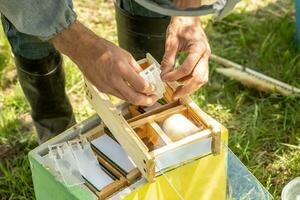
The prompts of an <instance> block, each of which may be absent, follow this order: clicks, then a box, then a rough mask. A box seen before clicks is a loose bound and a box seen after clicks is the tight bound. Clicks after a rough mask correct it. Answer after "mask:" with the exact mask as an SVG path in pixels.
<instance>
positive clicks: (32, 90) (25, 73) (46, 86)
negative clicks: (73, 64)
mask: <svg viewBox="0 0 300 200" xmlns="http://www.w3.org/2000/svg"><path fill="white" fill-rule="evenodd" d="M15 57H16V66H17V72H18V78H19V81H20V84H21V87H22V89H23V91H24V94H25V96H26V98H27V100H28V101H29V103H30V106H31V116H32V118H33V121H34V124H35V127H36V130H37V133H38V136H39V141H40V142H41V143H42V142H45V141H47V140H48V139H49V138H51V137H53V136H55V135H57V134H59V133H61V132H63V131H64V130H65V129H67V128H68V127H70V126H72V125H74V124H75V118H74V115H73V112H72V107H71V104H70V102H69V100H68V98H67V95H66V92H65V74H64V70H63V67H62V58H61V55H60V54H59V53H58V52H56V53H54V54H51V55H49V56H47V57H45V58H43V59H39V60H29V59H25V58H23V57H21V56H18V55H15Z"/></svg>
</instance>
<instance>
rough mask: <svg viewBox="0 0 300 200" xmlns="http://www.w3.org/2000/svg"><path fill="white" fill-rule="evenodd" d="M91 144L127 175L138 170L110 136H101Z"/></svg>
mask: <svg viewBox="0 0 300 200" xmlns="http://www.w3.org/2000/svg"><path fill="white" fill-rule="evenodd" d="M91 144H92V145H93V146H94V147H95V148H96V149H97V150H98V151H99V152H100V153H102V154H104V155H105V156H106V157H107V158H108V159H109V160H111V161H112V162H113V163H114V164H116V165H118V166H119V167H120V168H121V169H122V170H124V171H125V172H126V173H129V172H130V171H131V170H133V169H134V168H136V166H135V164H134V163H133V161H132V160H131V159H130V157H129V156H128V154H127V153H126V151H125V150H124V149H123V147H122V146H121V145H120V144H119V143H117V142H116V141H115V140H113V139H112V138H111V137H109V136H108V135H106V134H104V135H102V136H100V137H99V138H97V139H95V140H93V141H91Z"/></svg>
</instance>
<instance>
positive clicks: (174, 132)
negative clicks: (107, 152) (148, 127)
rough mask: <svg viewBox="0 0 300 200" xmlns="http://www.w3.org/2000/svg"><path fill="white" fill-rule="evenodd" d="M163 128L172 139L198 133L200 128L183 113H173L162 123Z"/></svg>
mask: <svg viewBox="0 0 300 200" xmlns="http://www.w3.org/2000/svg"><path fill="white" fill-rule="evenodd" d="M162 129H163V131H164V132H165V133H166V135H168V136H169V137H170V138H171V140H174V141H176V140H179V139H181V138H183V137H186V136H188V135H191V134H193V133H196V132H197V130H199V128H198V127H197V126H196V125H195V124H194V123H193V122H191V121H190V120H189V119H187V118H186V117H185V116H184V115H182V114H173V115H171V116H169V117H168V118H166V119H165V120H164V122H163V123H162Z"/></svg>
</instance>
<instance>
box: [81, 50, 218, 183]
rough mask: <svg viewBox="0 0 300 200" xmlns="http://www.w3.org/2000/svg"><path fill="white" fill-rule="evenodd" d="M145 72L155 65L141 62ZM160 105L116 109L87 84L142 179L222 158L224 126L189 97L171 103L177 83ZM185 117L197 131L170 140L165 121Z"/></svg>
mask: <svg viewBox="0 0 300 200" xmlns="http://www.w3.org/2000/svg"><path fill="white" fill-rule="evenodd" d="M138 63H139V64H140V65H141V66H142V68H147V66H149V65H151V64H153V63H155V64H156V65H157V67H159V64H158V63H157V62H156V61H155V60H154V59H153V58H152V56H151V55H149V54H147V58H145V59H143V60H141V61H139V62H138ZM165 86H166V92H165V93H164V97H163V98H162V99H161V100H159V102H161V103H160V104H159V105H156V106H154V107H150V108H143V107H139V106H134V105H130V104H128V103H125V102H123V103H122V105H121V106H120V104H119V105H118V106H117V105H115V104H113V103H112V102H111V100H110V98H109V96H108V95H106V94H104V93H101V92H99V91H98V90H97V89H96V88H95V87H94V86H93V85H92V84H91V83H90V82H88V81H85V87H86V96H87V98H88V100H89V101H90V103H91V105H92V106H93V108H94V109H95V110H96V112H97V113H98V115H99V116H100V117H101V119H102V120H103V122H104V123H105V125H106V126H107V127H108V128H109V130H110V131H111V133H112V134H113V136H114V137H115V138H116V139H117V141H118V142H119V143H120V144H121V145H122V146H123V148H124V149H125V150H126V151H127V152H128V154H129V155H130V157H131V158H132V160H133V161H134V162H135V164H136V165H137V167H138V169H139V170H140V172H141V173H142V175H143V176H144V177H145V178H146V179H147V180H148V181H150V182H152V181H153V179H154V178H155V177H156V176H157V175H160V174H161V173H162V172H163V171H167V170H171V169H173V168H176V167H177V166H179V165H182V164H184V163H186V162H190V161H192V160H195V159H198V158H200V157H203V156H206V155H209V154H219V153H220V149H221V145H222V144H221V127H222V126H221V124H219V123H218V122H217V121H215V120H214V119H213V118H212V117H210V116H209V115H207V114H206V113H205V112H203V111H202V110H201V109H200V108H199V107H198V105H197V104H196V103H195V102H194V101H193V100H191V98H189V97H183V98H180V99H179V100H177V101H173V100H172V94H173V92H174V90H175V88H176V84H175V83H168V84H166V85H165ZM176 113H177V114H182V115H184V116H185V117H186V118H187V119H189V120H190V121H192V122H193V123H194V124H195V125H196V126H197V127H198V130H197V131H196V132H195V133H193V134H190V135H188V136H186V137H184V138H179V139H178V138H176V139H173V138H170V137H169V136H168V135H167V134H166V133H165V132H164V131H163V130H162V128H161V123H162V121H163V120H164V119H166V118H167V117H169V116H171V115H172V114H176Z"/></svg>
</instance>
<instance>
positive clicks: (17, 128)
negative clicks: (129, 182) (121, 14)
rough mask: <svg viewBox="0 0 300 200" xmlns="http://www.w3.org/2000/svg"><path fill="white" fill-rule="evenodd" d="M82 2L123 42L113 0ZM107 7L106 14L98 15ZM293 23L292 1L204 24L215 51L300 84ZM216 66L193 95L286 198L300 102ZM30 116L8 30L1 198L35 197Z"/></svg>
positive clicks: (76, 97)
mask: <svg viewBox="0 0 300 200" xmlns="http://www.w3.org/2000/svg"><path fill="white" fill-rule="evenodd" d="M251 2H252V3H251ZM253 2H256V3H253ZM75 5H76V6H77V11H78V13H79V17H80V20H81V21H83V22H84V23H85V24H86V25H87V26H89V27H90V28H92V29H93V30H95V31H96V32H97V33H98V34H99V35H101V36H102V37H105V38H107V39H109V40H111V41H114V42H116V30H115V22H114V20H113V18H114V14H113V6H112V3H111V1H104V0H97V1H95V2H91V1H87V0H75ZM103 8H105V9H104V10H105V12H99V10H103ZM294 20H295V19H294V11H293V1H292V0H288V1H287V0H277V1H276V0H264V1H250V0H245V1H243V2H241V3H240V5H239V7H238V8H237V9H236V10H235V11H234V12H233V13H232V14H231V15H230V16H228V17H226V18H225V19H224V20H223V21H221V22H212V21H211V18H206V20H205V25H206V32H207V35H208V37H209V40H210V44H211V47H212V51H213V53H215V54H217V55H220V56H223V57H225V58H228V59H230V60H233V61H235V62H237V63H240V64H242V65H245V66H247V67H250V68H253V69H256V70H258V71H260V72H263V73H265V74H267V75H270V76H272V77H274V78H277V79H279V80H281V81H285V82H287V83H289V84H292V85H294V86H297V87H300V63H299V62H300V60H299V55H300V54H299V53H298V52H296V51H295V49H294V45H293V41H294ZM65 61H66V62H65V65H66V68H65V69H66V72H67V91H68V93H69V96H70V99H71V102H72V104H73V107H74V111H75V114H76V117H77V120H78V121H80V120H83V119H85V118H86V117H88V116H90V115H91V114H92V113H93V111H92V109H91V107H90V106H89V105H88V102H87V101H86V100H85V99H84V91H83V88H82V85H81V79H82V77H81V75H80V73H79V71H78V70H77V69H76V67H75V66H74V65H73V64H72V63H71V62H70V61H69V60H67V59H66V60H65ZM216 67H219V66H218V65H217V64H216V63H213V62H211V65H210V82H209V83H208V84H207V85H206V86H205V87H203V89H201V90H199V91H198V92H196V93H195V94H193V98H194V99H195V100H196V101H197V102H198V104H199V105H200V106H201V108H203V109H204V110H205V111H206V112H208V113H209V114H211V115H212V116H214V117H215V118H216V119H218V120H219V121H221V122H222V123H223V124H224V125H225V126H226V127H227V128H228V129H229V132H230V139H229V146H230V148H231V149H232V150H233V152H234V153H235V154H236V155H237V156H238V157H239V158H240V159H241V160H242V161H243V163H244V164H245V165H246V166H247V167H248V168H249V170H250V171H251V172H252V173H253V174H254V175H255V176H256V177H257V178H258V179H259V181H260V182H261V183H262V184H263V185H264V186H265V187H266V188H267V189H268V190H269V191H270V193H271V194H272V195H274V197H275V198H276V199H279V197H280V192H281V190H282V188H283V186H284V185H285V184H286V183H287V182H288V181H289V180H291V179H292V178H294V177H296V176H299V175H300V151H299V149H300V98H299V97H282V96H279V95H276V94H266V93H262V92H257V91H256V90H254V89H249V88H246V87H244V86H243V85H241V84H240V83H238V82H236V81H233V80H229V79H228V78H226V77H224V76H222V75H220V74H217V73H216V72H215V68H216ZM29 112H30V110H29V105H28V103H27V102H26V100H25V97H24V96H23V93H22V91H21V89H20V86H19V83H18V82H17V78H16V72H15V68H14V64H13V58H12V57H11V53H10V49H9V45H8V42H7V41H6V39H5V37H4V34H3V33H2V32H1V33H0V161H1V163H0V197H1V198H0V199H32V198H33V194H34V192H33V188H32V181H31V176H30V169H29V162H28V160H27V157H26V156H27V153H28V151H30V150H31V149H33V148H34V147H35V146H36V145H37V142H36V135H35V134H34V129H33V127H32V122H31V119H30V115H29Z"/></svg>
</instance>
